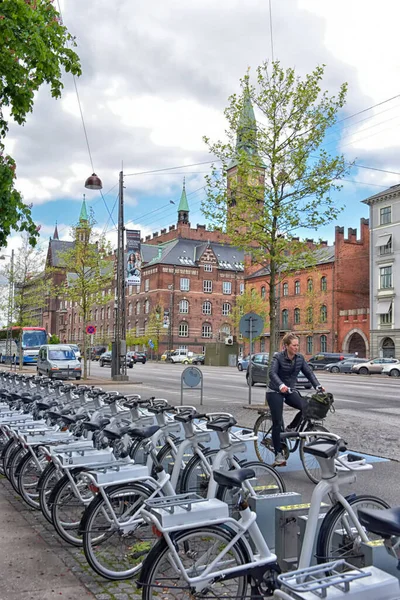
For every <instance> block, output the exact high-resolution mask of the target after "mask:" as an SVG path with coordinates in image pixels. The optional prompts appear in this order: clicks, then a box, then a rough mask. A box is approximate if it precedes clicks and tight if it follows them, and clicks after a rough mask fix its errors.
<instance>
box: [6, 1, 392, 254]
mask: <svg viewBox="0 0 400 600" xmlns="http://www.w3.org/2000/svg"><path fill="white" fill-rule="evenodd" d="M55 4H56V5H57V2H55ZM60 7H61V10H62V16H63V19H64V23H65V25H66V26H67V27H68V29H69V30H70V32H71V33H72V34H73V35H75V36H76V38H77V42H78V48H77V51H78V53H79V55H80V57H81V61H82V67H83V75H82V77H81V78H79V79H78V81H77V86H78V91H79V95H80V99H81V104H82V110H83V114H84V119H85V124H86V128H87V132H88V137H89V144H90V148H91V152H92V156H93V163H94V169H95V171H96V172H97V174H98V175H99V176H100V177H101V179H102V181H103V186H104V188H103V192H104V194H105V196H104V199H105V202H104V201H103V199H102V197H101V196H100V195H99V192H95V191H89V190H85V189H84V181H85V179H86V177H87V176H88V175H89V174H90V173H91V165H90V160H89V156H88V151H87V147H86V142H85V138H84V134H83V129H82V122H81V118H80V114H79V106H78V102H77V96H76V93H75V89H74V84H73V80H72V77H71V76H69V75H66V76H65V78H64V83H65V90H64V95H63V98H62V100H58V101H56V100H53V99H52V98H51V97H50V94H49V92H48V89H45V88H43V89H42V90H41V91H40V92H39V94H38V96H37V99H36V104H35V109H34V112H33V114H31V115H29V116H28V120H27V124H26V125H25V126H24V127H19V126H17V125H12V126H11V129H10V136H9V139H8V150H9V152H11V153H12V154H13V156H14V157H15V159H16V161H17V166H18V168H17V176H18V180H17V186H18V188H19V189H20V190H21V191H22V193H23V195H24V198H25V200H26V201H27V202H32V203H33V216H34V218H35V220H36V221H37V222H38V223H40V224H41V226H42V228H41V244H42V245H43V247H44V248H45V247H47V242H48V237H49V235H52V233H53V230H54V224H55V222H56V221H57V222H58V228H59V231H60V237H66V236H68V233H69V226H70V225H71V224H72V223H74V222H76V220H77V218H78V215H79V210H80V205H81V202H82V195H83V193H84V192H85V191H86V199H87V201H88V205H89V206H91V207H93V210H94V213H95V217H96V220H97V222H98V227H99V228H100V229H101V230H102V231H105V232H106V233H107V235H108V236H109V238H110V239H111V240H113V241H114V233H115V223H116V222H117V209H116V198H117V189H118V188H117V184H118V172H119V170H120V168H121V165H122V163H123V168H124V172H125V173H126V178H125V185H126V190H125V194H126V213H125V220H126V221H127V222H129V223H128V224H129V226H132V227H133V228H140V229H141V230H142V232H143V234H144V235H146V234H148V233H152V232H154V231H159V230H160V229H161V228H163V227H167V226H168V225H170V224H172V223H175V222H176V208H177V204H178V202H179V197H180V193H181V188H182V180H183V177H184V176H186V189H187V193H188V200H189V205H190V211H191V212H190V220H191V223H192V226H195V225H196V223H203V222H204V217H203V216H202V214H201V213H200V203H201V201H202V199H203V198H204V196H205V190H204V184H205V182H204V175H205V173H206V172H207V170H208V169H209V165H208V164H203V165H199V166H196V167H193V166H188V165H193V164H195V163H202V162H206V161H210V160H211V159H212V157H210V155H209V153H208V150H207V148H206V147H205V145H204V143H203V141H202V136H203V135H207V136H209V137H210V138H211V139H214V140H216V139H218V138H220V137H221V136H222V135H223V131H224V125H225V124H224V118H223V110H224V108H225V107H226V105H227V99H228V96H229V95H230V94H231V93H233V92H237V91H238V90H239V78H240V77H242V76H243V75H244V74H245V73H246V71H247V69H248V67H250V68H251V71H250V73H254V71H255V68H256V67H257V65H259V64H260V63H261V62H263V61H264V60H269V59H270V58H271V38H270V26H269V3H268V0H245V1H243V0H219V1H218V2H216V1H215V0H190V1H189V2H188V1H187V0H146V1H145V0H113V1H111V2H110V0H60ZM399 17H400V6H399V4H398V3H397V2H396V0H381V2H380V3H379V4H378V5H377V4H376V2H372V0H350V1H349V0H324V1H323V2H321V0H272V22H273V46H274V53H275V58H278V59H279V60H280V61H281V62H282V64H283V65H284V66H293V67H295V68H296V70H297V72H298V73H299V74H300V75H302V74H305V73H307V72H308V71H310V70H311V69H313V68H314V67H315V66H316V65H317V64H321V63H325V64H326V66H327V67H326V78H325V87H326V89H328V90H329V91H330V92H331V93H332V94H334V93H336V91H337V90H338V88H339V86H340V84H341V83H342V82H343V81H347V82H348V84H349V94H348V103H347V105H346V109H345V110H344V111H343V113H342V114H341V115H340V118H341V119H344V118H347V117H350V118H347V119H346V120H345V121H343V122H342V123H341V124H340V125H339V126H336V127H335V128H333V129H332V130H330V131H329V132H328V135H327V139H326V143H325V147H326V148H327V149H329V150H331V151H332V152H336V151H343V152H344V154H345V156H346V158H348V160H354V159H356V161H357V164H359V165H363V166H364V167H373V168H374V169H383V170H387V171H394V172H397V171H400V165H399V161H398V155H399V145H400V136H399V132H400V130H399V125H400V97H398V98H395V99H393V100H390V101H388V102H386V101H387V100H388V99H390V98H392V97H394V96H396V95H397V94H400V86H399V81H400V77H399V75H400V73H399V71H400V69H399V60H400V59H399V56H400V54H399V52H398V47H397V46H398V41H397V39H398V22H399ZM378 103H383V104H381V105H380V106H376V107H375V108H373V109H369V107H372V106H374V105H376V104H378ZM365 109H369V110H365ZM363 110H365V112H362V113H361V114H358V115H357V116H352V115H354V114H355V113H358V112H360V111H363ZM177 167H178V168H177ZM163 169H164V170H163ZM167 169H169V170H167ZM146 171H157V172H155V173H144V172H146ZM399 180H400V176H399V175H396V174H389V173H384V172H381V171H379V170H372V169H366V168H360V167H358V168H355V169H354V170H353V171H352V174H351V176H350V177H348V178H347V180H346V181H345V182H344V189H343V191H342V192H341V193H340V194H339V195H338V196H337V201H338V202H339V203H341V204H344V205H345V211H344V213H342V215H341V217H340V218H339V220H338V222H337V223H334V224H332V225H330V226H329V227H327V228H324V229H323V230H321V231H320V232H318V234H320V235H321V236H322V237H323V238H326V239H329V240H330V241H332V239H333V231H334V225H335V224H338V225H345V226H346V227H357V226H358V224H359V219H360V217H367V216H368V212H367V209H366V207H365V206H364V205H363V204H361V203H360V200H362V199H363V198H366V197H368V196H370V195H372V194H374V193H377V192H379V191H380V190H382V189H384V188H385V187H387V186H389V185H393V184H395V183H398V181H399ZM171 200H172V201H174V202H176V205H175V206H174V205H173V204H171V203H170V201H171ZM110 215H111V216H110ZM318 234H317V235H318ZM310 237H311V236H310ZM16 244H17V241H16V238H15V240H14V241H11V244H10V247H11V246H12V245H16Z"/></svg>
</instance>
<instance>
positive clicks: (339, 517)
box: [316, 494, 390, 568]
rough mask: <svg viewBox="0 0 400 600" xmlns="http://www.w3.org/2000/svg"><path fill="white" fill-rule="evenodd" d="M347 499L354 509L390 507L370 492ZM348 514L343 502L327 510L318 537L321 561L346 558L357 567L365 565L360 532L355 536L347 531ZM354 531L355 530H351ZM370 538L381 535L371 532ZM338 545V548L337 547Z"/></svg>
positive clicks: (318, 555) (318, 556)
mask: <svg viewBox="0 0 400 600" xmlns="http://www.w3.org/2000/svg"><path fill="white" fill-rule="evenodd" d="M346 500H347V501H348V502H349V504H350V505H351V507H352V508H353V509H356V510H357V509H359V508H377V509H384V508H390V506H389V504H388V503H387V502H385V501H384V500H381V499H380V498H378V497H376V496H371V495H368V494H364V495H360V496H356V495H355V494H354V495H352V496H348V497H347V498H346ZM345 515H346V516H347V518H348V514H347V512H346V510H345V509H344V508H343V506H342V505H341V504H339V503H338V504H335V505H334V506H332V507H331V509H330V510H329V511H328V512H327V514H326V516H325V518H324V520H323V521H322V525H321V529H320V531H319V534H318V538H317V545H316V555H317V560H318V562H319V563H323V562H327V561H331V560H336V559H339V558H344V559H345V560H346V561H347V562H350V563H351V564H352V565H353V566H355V567H359V566H360V568H361V567H363V566H365V564H364V557H363V555H362V554H361V553H360V540H359V538H358V533H356V534H354V537H353V538H351V536H349V532H348V531H346V527H347V525H345V523H344V521H343V517H344V516H345ZM351 533H353V532H351ZM369 536H370V539H371V540H373V539H380V538H379V536H376V535H374V534H369ZM336 546H338V548H336Z"/></svg>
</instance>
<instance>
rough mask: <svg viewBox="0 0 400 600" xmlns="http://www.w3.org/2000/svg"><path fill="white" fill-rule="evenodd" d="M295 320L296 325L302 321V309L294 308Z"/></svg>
mask: <svg viewBox="0 0 400 600" xmlns="http://www.w3.org/2000/svg"><path fill="white" fill-rule="evenodd" d="M294 322H295V325H298V324H299V323H300V309H299V308H295V309H294Z"/></svg>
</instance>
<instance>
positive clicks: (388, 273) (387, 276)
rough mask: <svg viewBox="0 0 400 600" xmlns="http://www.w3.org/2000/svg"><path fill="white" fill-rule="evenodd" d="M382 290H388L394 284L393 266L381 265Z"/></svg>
mask: <svg viewBox="0 0 400 600" xmlns="http://www.w3.org/2000/svg"><path fill="white" fill-rule="evenodd" d="M379 270H380V281H381V288H380V289H381V290H387V289H388V288H391V287H393V286H392V267H391V266H390V267H381V268H380V269H379Z"/></svg>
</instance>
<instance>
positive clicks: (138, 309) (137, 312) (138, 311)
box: [136, 302, 140, 315]
mask: <svg viewBox="0 0 400 600" xmlns="http://www.w3.org/2000/svg"><path fill="white" fill-rule="evenodd" d="M136 314H137V315H140V302H136Z"/></svg>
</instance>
